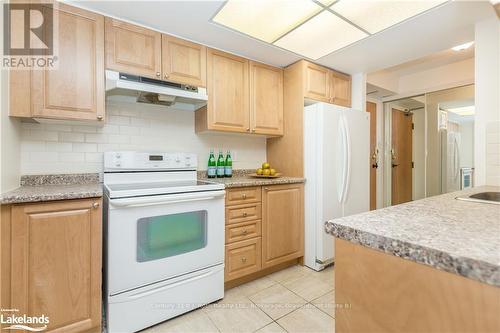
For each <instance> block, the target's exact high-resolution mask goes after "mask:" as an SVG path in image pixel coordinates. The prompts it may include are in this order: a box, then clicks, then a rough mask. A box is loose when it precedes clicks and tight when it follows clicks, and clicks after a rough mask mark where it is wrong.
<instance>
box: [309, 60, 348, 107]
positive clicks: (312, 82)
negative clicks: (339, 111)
mask: <svg viewBox="0 0 500 333" xmlns="http://www.w3.org/2000/svg"><path fill="white" fill-rule="evenodd" d="M302 63H303V65H302V66H303V71H304V73H303V76H304V78H303V80H304V97H305V98H310V99H314V100H316V101H320V102H326V103H332V104H336V105H340V106H345V107H350V106H351V76H349V75H347V74H342V73H339V72H335V71H333V70H331V69H328V68H326V67H323V66H319V65H316V64H313V63H310V62H308V61H305V60H302Z"/></svg>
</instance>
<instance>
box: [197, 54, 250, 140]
mask: <svg viewBox="0 0 500 333" xmlns="http://www.w3.org/2000/svg"><path fill="white" fill-rule="evenodd" d="M207 91H208V105H207V106H206V107H204V108H201V109H199V110H197V111H196V131H197V132H199V131H204V130H219V131H225V132H242V133H247V132H250V107H249V102H250V98H249V61H248V59H245V58H241V57H237V56H235V55H232V54H229V53H225V52H222V51H218V50H213V49H208V50H207Z"/></svg>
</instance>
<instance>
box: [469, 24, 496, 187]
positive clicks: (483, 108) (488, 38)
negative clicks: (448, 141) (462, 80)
mask: <svg viewBox="0 0 500 333" xmlns="http://www.w3.org/2000/svg"><path fill="white" fill-rule="evenodd" d="M475 106H476V114H475V126H474V167H475V177H474V179H475V186H479V185H484V184H488V185H500V167H499V166H498V161H497V160H498V159H499V158H500V148H499V146H500V143H499V142H498V137H499V136H500V21H499V20H498V19H496V18H495V19H491V20H485V21H481V22H478V23H476V31H475ZM493 141H496V144H495V142H493ZM495 161H496V162H495Z"/></svg>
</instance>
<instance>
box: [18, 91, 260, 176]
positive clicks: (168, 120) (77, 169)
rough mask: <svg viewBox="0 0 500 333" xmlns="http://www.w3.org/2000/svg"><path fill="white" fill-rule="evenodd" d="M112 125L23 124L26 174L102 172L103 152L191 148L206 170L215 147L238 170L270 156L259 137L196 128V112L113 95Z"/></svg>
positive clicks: (109, 116)
mask: <svg viewBox="0 0 500 333" xmlns="http://www.w3.org/2000/svg"><path fill="white" fill-rule="evenodd" d="M106 118H107V119H106V123H105V124H104V126H101V127H99V126H95V125H88V126H87V125H66V124H52V123H51V124H38V123H27V122H25V123H22V134H21V174H23V175H26V174H54V173H86V172H102V169H103V165H102V163H103V152H106V151H113V150H143V151H165V152H191V153H196V154H197V155H198V169H199V170H205V169H206V162H207V159H208V153H209V150H210V148H215V149H218V148H223V149H224V152H225V151H226V150H227V149H230V150H231V152H232V153H233V161H234V163H233V167H234V168H235V169H247V168H248V169H253V168H256V167H258V166H259V165H260V164H261V163H262V162H263V161H264V160H265V159H266V139H265V138H264V137H259V136H249V135H235V134H218V133H206V134H196V133H195V132H194V112H192V111H185V110H175V109H173V108H167V107H164V106H156V105H148V104H136V103H130V102H123V101H116V100H110V99H108V100H107V101H106Z"/></svg>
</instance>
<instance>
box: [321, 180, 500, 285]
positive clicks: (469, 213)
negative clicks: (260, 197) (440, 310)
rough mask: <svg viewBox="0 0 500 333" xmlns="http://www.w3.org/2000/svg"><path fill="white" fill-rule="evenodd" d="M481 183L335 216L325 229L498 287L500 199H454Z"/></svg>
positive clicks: (466, 193) (483, 187) (499, 274)
mask: <svg viewBox="0 0 500 333" xmlns="http://www.w3.org/2000/svg"><path fill="white" fill-rule="evenodd" d="M487 191H500V187H492V186H482V187H476V188H473V189H469V190H464V191H459V192H453V193H448V194H444V195H439V196H435V197H429V198H426V199H422V200H417V201H413V202H409V203H405V204H401V205H397V206H392V207H387V208H383V209H379V210H374V211H371V212H366V213H362V214H357V215H352V216H348V217H343V218H339V219H334V220H331V221H328V222H326V223H325V230H326V232H327V233H329V234H331V235H333V236H335V237H337V238H340V239H344V240H347V241H350V242H352V243H356V244H360V245H363V246H366V247H369V248H372V249H376V250H379V251H382V252H385V253H388V254H392V255H395V256H398V257H401V258H403V259H408V260H412V261H415V262H417V263H421V264H425V265H429V266H432V267H434V268H437V269H440V270H443V271H447V272H450V273H454V274H458V275H462V276H464V277H467V278H471V279H474V280H477V281H480V282H483V283H487V284H490V285H493V286H496V287H500V205H495V204H487V203H477V202H468V201H461V200H455V198H456V197H457V196H464V195H470V194H473V193H479V192H487Z"/></svg>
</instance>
